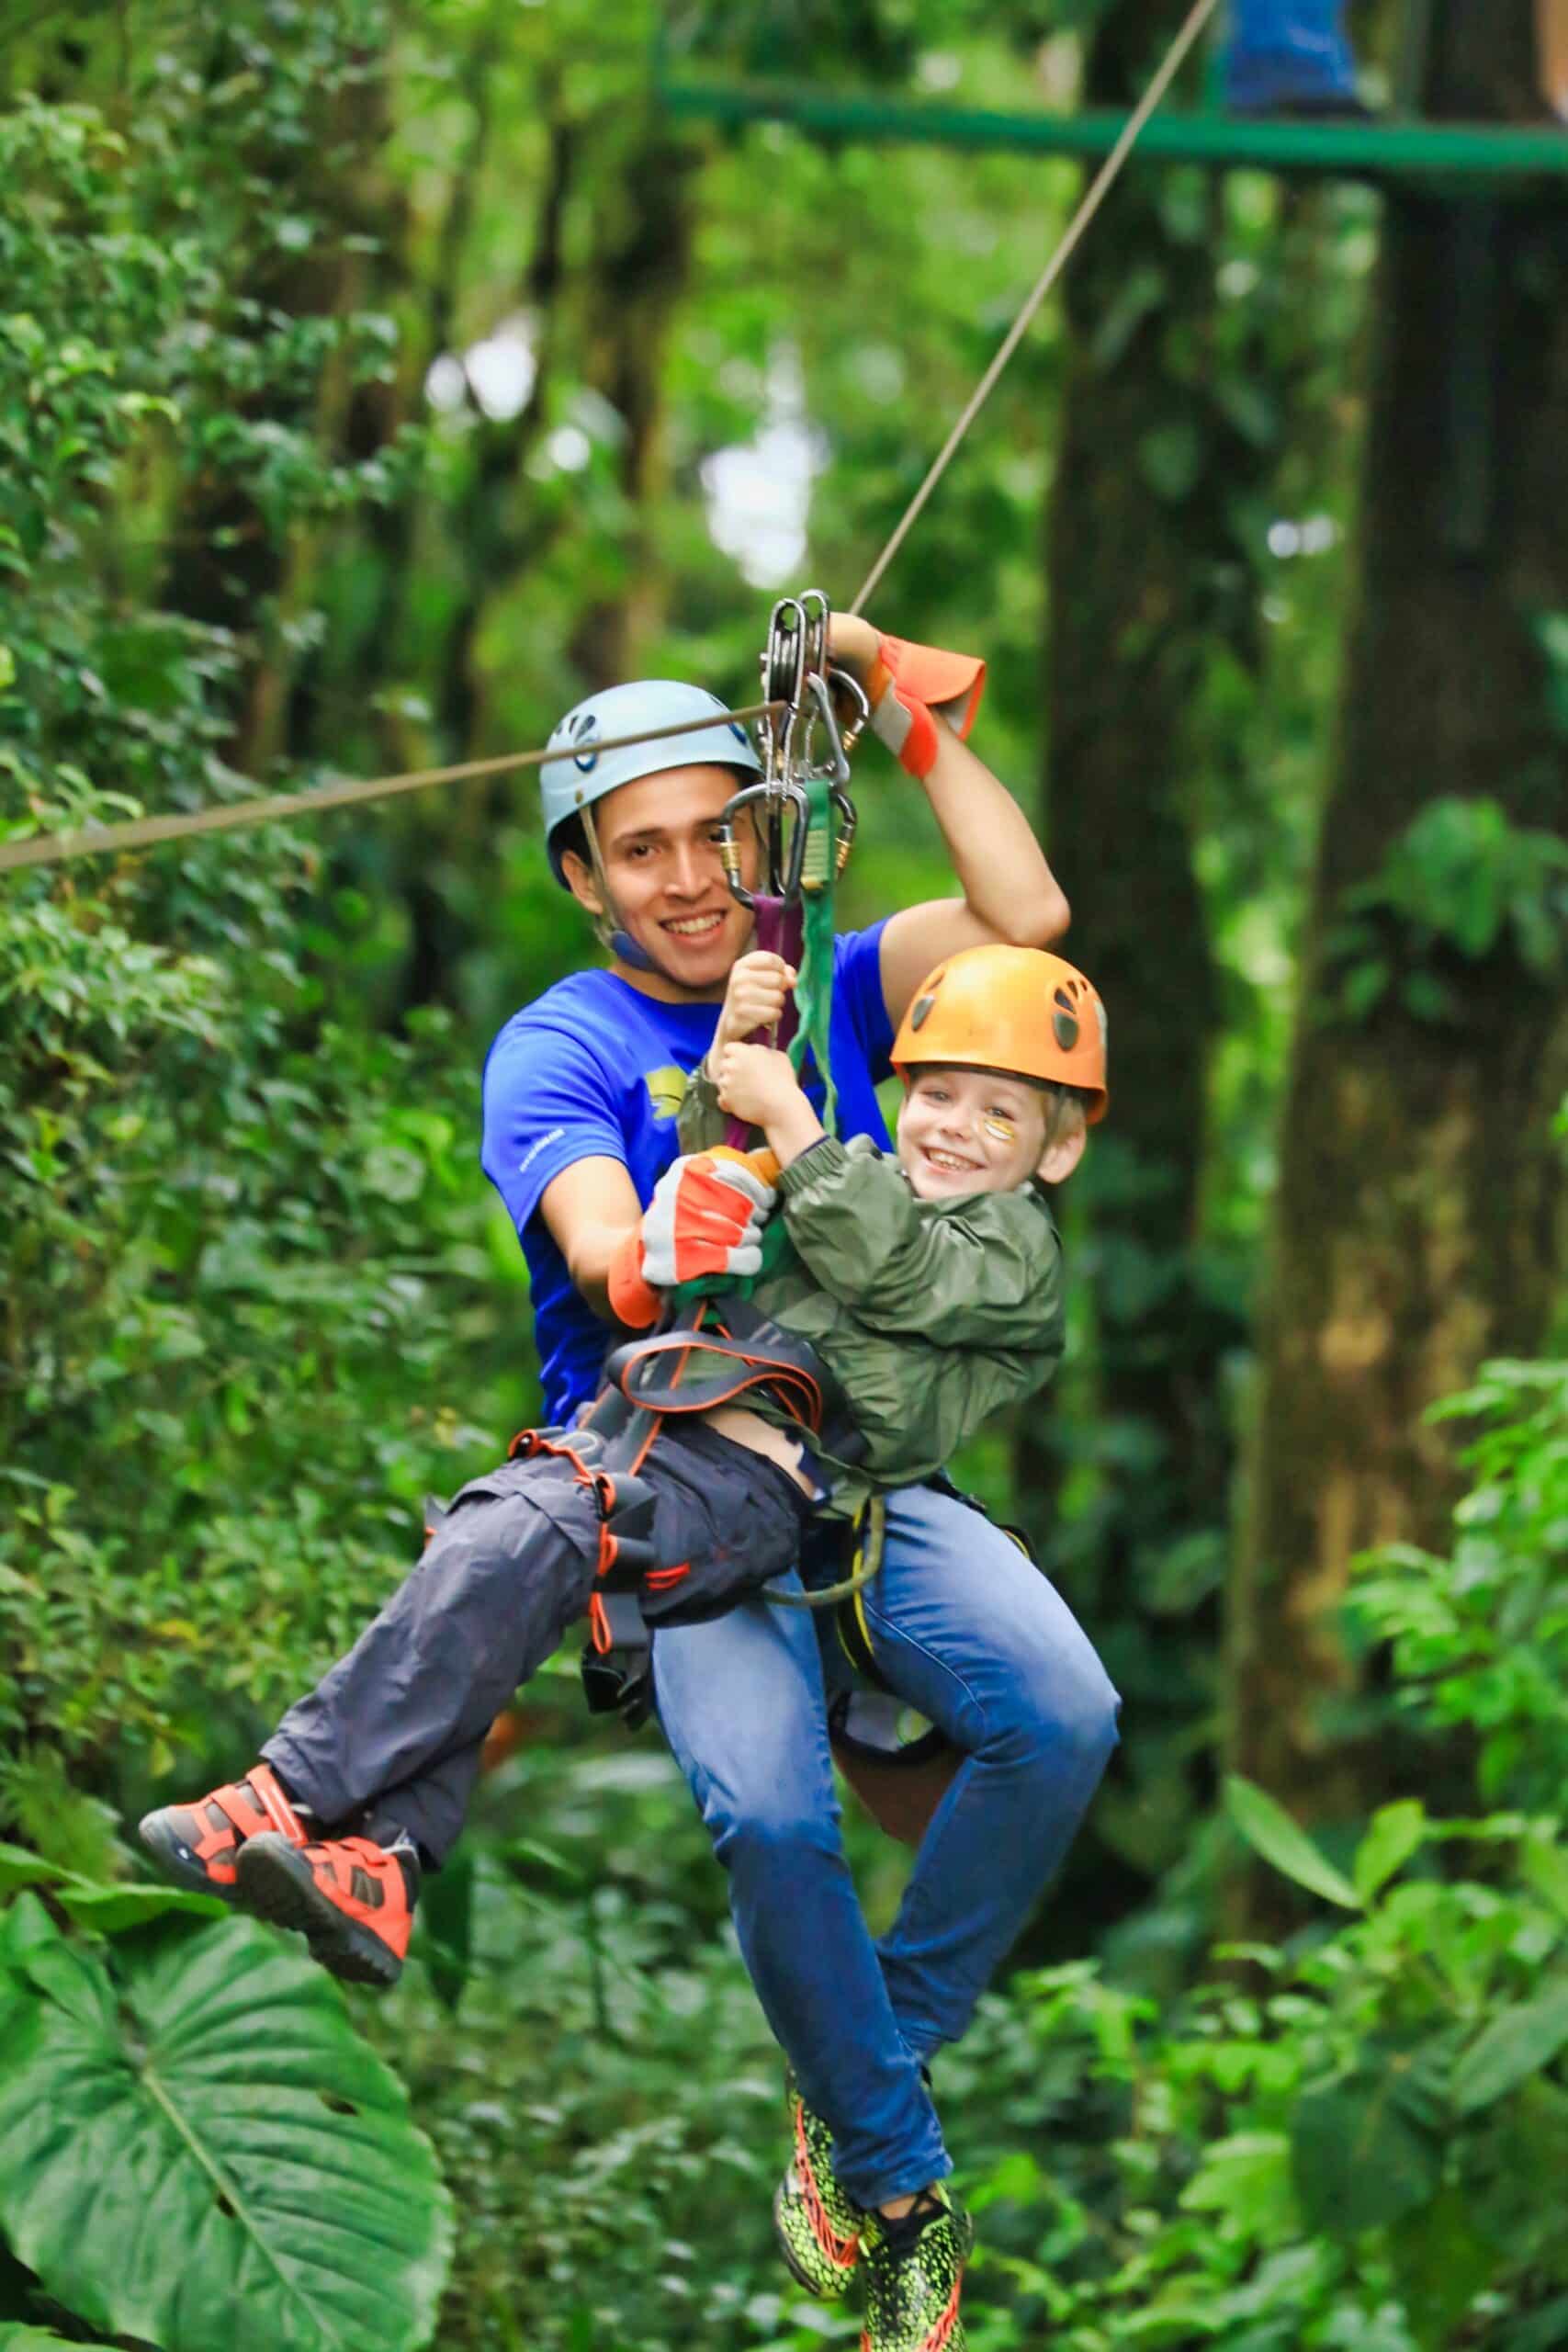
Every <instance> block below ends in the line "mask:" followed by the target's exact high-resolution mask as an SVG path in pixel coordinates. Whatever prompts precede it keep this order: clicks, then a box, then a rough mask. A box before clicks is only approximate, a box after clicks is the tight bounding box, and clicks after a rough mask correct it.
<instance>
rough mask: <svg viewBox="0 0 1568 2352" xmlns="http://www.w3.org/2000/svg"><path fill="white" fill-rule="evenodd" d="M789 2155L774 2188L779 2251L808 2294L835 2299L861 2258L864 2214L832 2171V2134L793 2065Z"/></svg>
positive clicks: (788, 2089)
mask: <svg viewBox="0 0 1568 2352" xmlns="http://www.w3.org/2000/svg"><path fill="white" fill-rule="evenodd" d="M784 2100H785V2107H786V2111H787V2113H788V2116H789V2132H790V2141H791V2149H790V2160H789V2165H788V2166H787V2168H786V2170H785V2173H784V2178H783V2179H782V2180H781V2181H780V2183H779V2185H778V2188H777V2189H776V2190H775V2191H774V2194H773V2235H774V2237H775V2238H776V2239H777V2240H778V2245H779V2252H780V2253H781V2254H782V2255H783V2256H784V2260H785V2262H786V2263H787V2264H788V2266H789V2268H790V2271H791V2273H792V2275H793V2276H794V2277H795V2278H797V2279H798V2280H799V2282H800V2284H801V2285H802V2286H803V2287H804V2288H805V2290H806V2291H807V2294H808V2295H816V2296H818V2297H819V2298H820V2300H821V2301H823V2302H825V2303H828V2302H836V2301H838V2299H839V2298H840V2295H843V2294H847V2292H848V2291H849V2287H850V2282H851V2280H852V2278H853V2277H854V2275H855V2270H856V2267H857V2266H858V2264H859V2262H860V2233H861V2230H862V2227H863V2224H864V2222H865V2215H864V2214H863V2212H862V2211H861V2209H860V2207H859V2206H858V2205H856V2204H855V2203H854V2202H853V2201H852V2199H850V2198H848V2197H846V2196H845V2194H844V2192H843V2190H842V2189H841V2188H840V2187H839V2184H838V2182H837V2180H836V2179H835V2178H834V2177H833V2135H832V2133H831V2132H830V2131H829V2129H828V2126H827V2125H826V2124H825V2123H824V2122H823V2120H822V2118H821V2117H820V2116H819V2115H813V2114H812V2112H811V2109H809V2108H808V2107H807V2104H806V2101H805V2100H804V2099H803V2098H801V2096H800V2092H799V2089H798V2087H797V2086H796V2084H795V2075H794V2073H793V2071H792V2072H791V2073H790V2075H788V2077H787V2078H786V2081H785V2085H784Z"/></svg>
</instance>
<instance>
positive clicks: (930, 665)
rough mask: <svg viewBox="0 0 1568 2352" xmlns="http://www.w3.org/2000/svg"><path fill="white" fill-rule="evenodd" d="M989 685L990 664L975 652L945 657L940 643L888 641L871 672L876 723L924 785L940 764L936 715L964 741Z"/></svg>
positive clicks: (882, 642)
mask: <svg viewBox="0 0 1568 2352" xmlns="http://www.w3.org/2000/svg"><path fill="white" fill-rule="evenodd" d="M985 687H986V665H985V663H984V662H982V661H980V660H979V659H978V658H977V657H976V655H975V654H972V653H944V652H942V650H941V648H940V647H938V646H934V645H914V644H911V643H910V642H909V640H908V639H906V638H902V637H885V638H883V639H880V640H879V642H878V645H877V649H876V659H875V661H874V662H873V663H872V665H871V668H870V670H869V671H868V672H867V673H866V681H865V691H866V699H867V701H868V702H869V703H870V705H871V723H872V725H873V727H874V729H875V730H876V732H877V733H878V734H879V735H880V736H881V738H882V740H883V741H884V742H885V743H886V746H887V748H888V750H889V751H890V752H892V753H893V754H894V756H895V758H896V759H897V762H898V764H899V766H900V767H902V768H903V769H904V771H905V773H906V774H907V775H912V776H916V777H918V778H919V779H920V780H921V781H922V782H923V780H924V779H925V778H926V777H927V776H928V775H930V774H931V770H932V768H933V767H934V766H935V765H936V755H937V750H938V747H939V745H940V744H941V741H942V738H941V737H940V736H939V735H938V733H937V731H936V718H935V717H934V716H933V714H935V713H940V715H941V716H942V718H944V719H945V720H946V721H947V723H948V725H949V726H950V727H951V728H952V729H953V732H954V734H955V735H956V736H957V737H958V739H959V741H960V742H962V741H964V738H965V737H966V736H967V735H968V732H969V729H971V727H973V726H974V724H975V714H976V711H977V710H978V709H979V707H980V696H981V695H982V694H983V693H984V692H985Z"/></svg>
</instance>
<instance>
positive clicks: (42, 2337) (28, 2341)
mask: <svg viewBox="0 0 1568 2352" xmlns="http://www.w3.org/2000/svg"><path fill="white" fill-rule="evenodd" d="M0 2352H72V2346H71V2344H70V2341H69V2339H68V2338H67V2337H65V2336H63V2335H51V2334H50V2333H49V2330H48V2329H47V2328H43V2327H13V2326H10V2325H7V2324H5V2323H3V2322H0ZM78 2352H79V2347H78Z"/></svg>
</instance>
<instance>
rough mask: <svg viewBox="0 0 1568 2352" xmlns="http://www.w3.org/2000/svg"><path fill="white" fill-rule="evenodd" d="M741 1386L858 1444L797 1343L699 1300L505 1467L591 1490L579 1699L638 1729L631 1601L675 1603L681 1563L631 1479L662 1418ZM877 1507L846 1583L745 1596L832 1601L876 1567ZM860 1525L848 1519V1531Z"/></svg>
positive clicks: (647, 1695) (523, 1434)
mask: <svg viewBox="0 0 1568 2352" xmlns="http://www.w3.org/2000/svg"><path fill="white" fill-rule="evenodd" d="M753 1390H765V1391H766V1392H767V1393H768V1395H769V1396H771V1397H773V1398H774V1399H775V1401H777V1402H779V1403H781V1404H783V1405H784V1408H785V1409H786V1410H787V1411H788V1413H789V1415H790V1417H791V1419H792V1420H794V1421H795V1423H796V1425H797V1426H798V1427H799V1428H800V1429H801V1430H802V1432H803V1435H804V1437H805V1438H806V1439H807V1442H809V1441H810V1440H812V1439H815V1440H817V1441H818V1442H820V1443H821V1444H822V1445H823V1446H824V1447H825V1448H826V1449H827V1450H829V1452H831V1453H834V1454H835V1455H836V1456H837V1458H838V1459H840V1461H852V1460H853V1459H854V1458H855V1455H856V1453H857V1452H860V1451H863V1440H862V1439H861V1437H860V1435H859V1432H858V1431H857V1430H855V1429H854V1428H853V1426H852V1423H851V1422H850V1421H849V1420H848V1419H846V1418H845V1417H844V1416H843V1415H842V1414H841V1413H840V1412H838V1411H837V1410H836V1409H835V1408H834V1405H833V1402H832V1398H831V1384H830V1382H829V1378H828V1375H827V1374H825V1372H824V1371H823V1368H822V1366H821V1364H820V1363H818V1358H817V1355H816V1352H815V1351H814V1350H813V1349H812V1348H811V1347H810V1346H809V1345H808V1344H807V1341H806V1340H803V1339H801V1338H799V1337H798V1335H797V1334H796V1333H795V1332H793V1331H787V1330H785V1329H784V1328H783V1326H782V1325H780V1324H777V1323H774V1322H773V1321H771V1320H770V1319H769V1318H768V1317H765V1316H763V1315H761V1314H760V1313H759V1312H758V1311H757V1309H756V1308H754V1307H752V1306H750V1305H749V1304H748V1303H747V1302H746V1301H745V1300H743V1299H731V1298H726V1299H724V1300H723V1301H718V1302H715V1301H710V1300H707V1299H699V1300H697V1301H695V1302H694V1303H692V1304H691V1305H689V1306H686V1307H685V1308H683V1309H682V1312H681V1316H680V1319H679V1320H678V1321H677V1323H676V1325H675V1326H674V1327H673V1328H672V1329H669V1330H666V1331H660V1332H658V1333H655V1334H654V1335H653V1336H652V1337H643V1338H639V1339H635V1340H627V1341H626V1343H625V1345H624V1346H622V1347H619V1348H616V1349H615V1351H613V1352H612V1354H611V1355H610V1357H609V1358H608V1360H607V1361H606V1363H605V1366H604V1386H603V1388H602V1389H601V1390H600V1393H599V1396H598V1397H597V1398H596V1399H595V1400H594V1403H593V1405H592V1408H591V1410H590V1411H589V1413H588V1416H587V1418H586V1419H585V1420H583V1421H582V1422H581V1424H579V1425H578V1426H577V1427H575V1428H573V1429H570V1430H568V1429H545V1430H521V1431H520V1432H519V1433H518V1435H517V1436H516V1437H515V1438H513V1442H512V1446H511V1449H510V1458H511V1459H513V1460H519V1461H528V1460H530V1459H532V1458H534V1457H535V1456H537V1455H540V1454H546V1455H556V1456H558V1457H560V1458H562V1459H564V1460H566V1461H568V1462H570V1464H571V1465H572V1468H573V1470H574V1471H575V1473H576V1476H577V1479H578V1482H579V1484H581V1485H582V1486H584V1487H589V1488H590V1489H591V1490H592V1496H593V1500H594V1503H595V1506H596V1509H597V1511H598V1515H599V1551H598V1556H597V1559H596V1561H595V1583H594V1590H593V1594H592V1599H591V1600H590V1602H589V1610H588V1641H587V1644H586V1645H585V1646H584V1649H583V1652H582V1661H581V1670H582V1682H583V1691H584V1694H585V1696H586V1698H587V1701H588V1704H589V1706H590V1708H591V1709H592V1711H593V1712H594V1713H618V1714H620V1715H621V1716H622V1717H623V1718H624V1719H625V1721H626V1724H628V1726H629V1727H630V1728H632V1729H634V1730H635V1729H636V1728H637V1725H638V1724H641V1723H642V1722H644V1721H645V1720H646V1718H647V1715H648V1712H649V1706H650V1704H651V1692H650V1687H649V1650H650V1634H649V1626H648V1623H647V1621H646V1619H645V1617H644V1614H643V1610H642V1606H641V1600H640V1596H641V1594H642V1593H644V1592H645V1591H646V1592H648V1593H649V1594H657V1595H658V1596H660V1598H667V1597H675V1598H679V1591H680V1587H681V1585H682V1582H683V1580H684V1579H685V1577H687V1576H688V1575H689V1574H690V1573H691V1563H690V1562H689V1561H668V1560H663V1561H661V1560H660V1558H659V1557H658V1555H657V1553H656V1551H655V1549H654V1544H653V1519H654V1494H653V1489H652V1488H651V1487H650V1486H649V1482H648V1480H647V1479H646V1478H643V1477H642V1476H639V1473H640V1471H641V1469H642V1465H643V1464H644V1463H645V1462H646V1460H647V1459H648V1454H649V1448H650V1447H651V1446H652V1444H653V1442H654V1440H655V1439H656V1438H657V1436H658V1435H659V1432H660V1429H661V1428H662V1426H663V1424H664V1422H665V1420H666V1419H667V1418H668V1417H669V1416H671V1415H672V1414H679V1413H704V1412H707V1411H709V1410H710V1409H711V1408H713V1407H714V1406H716V1405H721V1404H728V1403H730V1402H732V1401H733V1400H734V1399H735V1398H737V1397H744V1396H746V1395H748V1394H749V1393H750V1392H751V1391H753ZM884 1516H885V1513H884V1506H883V1504H882V1498H881V1497H880V1496H878V1497H875V1498H874V1499H873V1502H872V1503H871V1504H870V1505H868V1506H867V1509H866V1511H865V1513H864V1515H863V1530H862V1532H861V1536H860V1541H859V1542H858V1544H857V1549H856V1555H855V1558H854V1560H853V1562H852V1566H851V1570H850V1574H849V1575H848V1576H847V1577H844V1578H841V1579H840V1581H839V1582H838V1583H836V1584H834V1585H831V1586H829V1587H828V1588H827V1589H825V1590H822V1591H818V1592H810V1593H804V1592H794V1591H792V1590H790V1589H787V1588H785V1587H781V1586H778V1585H771V1584H768V1585H760V1586H759V1587H758V1588H757V1597H758V1598H759V1599H760V1600H767V1601H769V1602H771V1603H773V1604H774V1605H782V1606H784V1607H786V1608H794V1609H802V1608H805V1609H829V1608H836V1607H838V1606H840V1604H841V1603H842V1602H843V1601H845V1600H848V1599H850V1598H851V1597H852V1595H853V1594H855V1593H857V1592H858V1591H859V1590H860V1589H861V1588H862V1587H863V1585H865V1584H866V1583H868V1582H869V1581H870V1579H871V1578H872V1577H874V1576H875V1574H876V1573H877V1570H878V1568H879V1567H880V1566H881V1562H882V1529H883V1521H884ZM857 1524H859V1523H857Z"/></svg>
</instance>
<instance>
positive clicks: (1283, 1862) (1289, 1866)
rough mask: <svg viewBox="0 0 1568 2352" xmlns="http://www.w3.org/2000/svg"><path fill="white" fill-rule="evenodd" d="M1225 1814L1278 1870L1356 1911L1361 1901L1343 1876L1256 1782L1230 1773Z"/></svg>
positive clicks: (1250, 1844)
mask: <svg viewBox="0 0 1568 2352" xmlns="http://www.w3.org/2000/svg"><path fill="white" fill-rule="evenodd" d="M1225 1811H1226V1812H1227V1813H1228V1814H1229V1815H1230V1817H1231V1819H1232V1820H1233V1821H1234V1822H1235V1826H1236V1827H1237V1828H1238V1829H1239V1830H1240V1832H1241V1834H1242V1836H1243V1837H1244V1838H1246V1840H1247V1844H1248V1845H1249V1846H1251V1847H1253V1848H1254V1849H1256V1850H1257V1851H1258V1853H1260V1854H1261V1855H1262V1857H1263V1859H1264V1860H1265V1861H1266V1862H1272V1863H1273V1865H1274V1868H1275V1869H1276V1870H1277V1871H1283V1872H1284V1874H1285V1876H1286V1877H1287V1878H1293V1879H1294V1880H1295V1882H1296V1884H1297V1885H1298V1886H1305V1887H1310V1888H1311V1890H1312V1892H1313V1894H1321V1895H1324V1896H1325V1897H1326V1898H1327V1900H1328V1901H1329V1902H1330V1903H1337V1904H1339V1905H1342V1906H1343V1908H1344V1909H1345V1910H1347V1911H1359V1910H1360V1908H1361V1898H1360V1896H1359V1894H1357V1892H1356V1890H1355V1888H1354V1887H1353V1886H1352V1885H1351V1883H1350V1882H1349V1880H1348V1878H1347V1877H1346V1876H1345V1873H1344V1871H1337V1870H1336V1869H1335V1867H1334V1864H1333V1863H1332V1862H1331V1861H1330V1860H1329V1859H1328V1857H1327V1855H1326V1854H1325V1853H1322V1852H1320V1851H1319V1849H1318V1848H1317V1847H1315V1846H1314V1844H1313V1842H1312V1839H1311V1838H1309V1837H1308V1836H1307V1834H1306V1831H1305V1830H1304V1829H1300V1828H1298V1827H1297V1826H1296V1824H1295V1823H1294V1822H1293V1821H1292V1819H1291V1816H1290V1815H1289V1814H1288V1813H1287V1812H1286V1811H1285V1810H1284V1808H1283V1806H1281V1805H1278V1804H1275V1802H1274V1800H1273V1798H1272V1797H1271V1796H1269V1794H1268V1793H1267V1792H1266V1791H1265V1790H1263V1789H1260V1788H1259V1787H1258V1784H1257V1782H1256V1781H1246V1780H1243V1778H1242V1776H1241V1774H1240V1773H1239V1772H1232V1773H1231V1774H1230V1776H1229V1777H1228V1779H1227V1780H1226V1781H1225Z"/></svg>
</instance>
